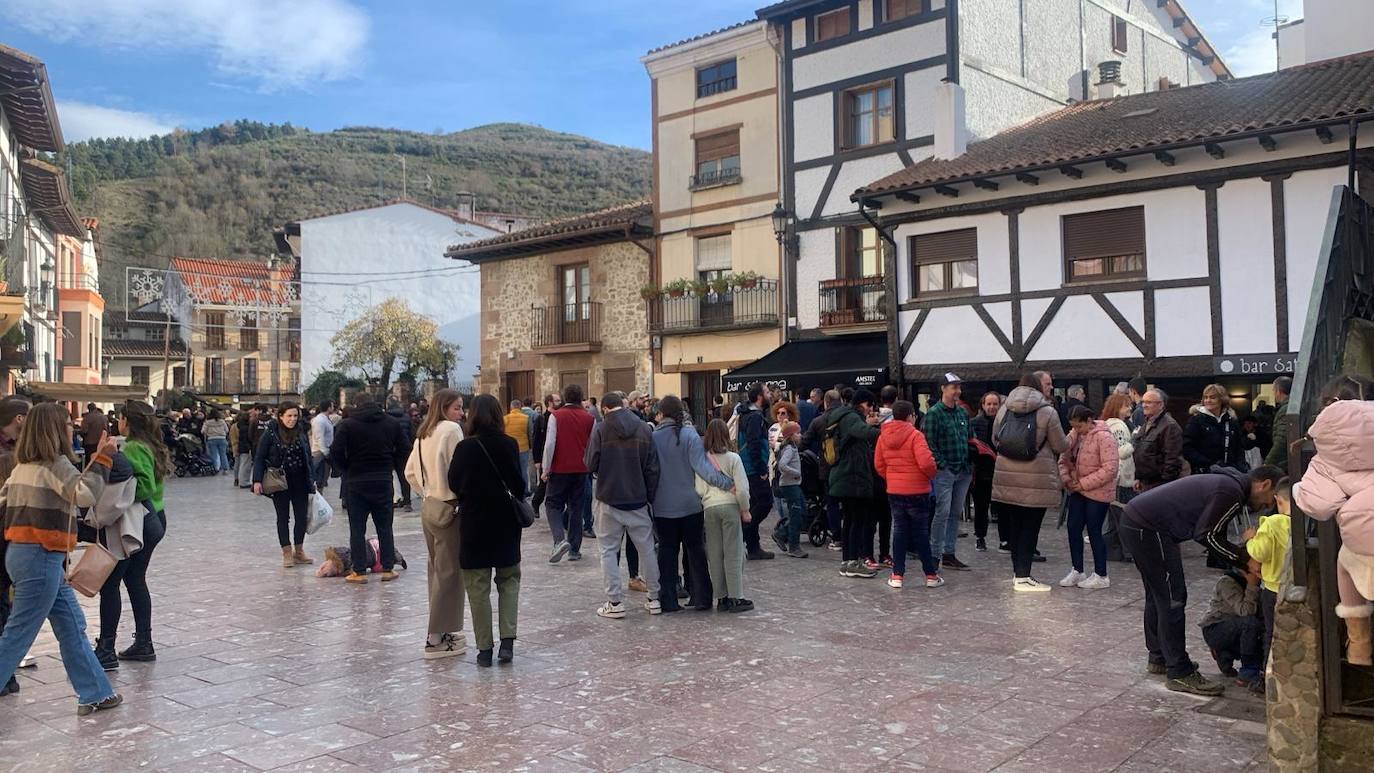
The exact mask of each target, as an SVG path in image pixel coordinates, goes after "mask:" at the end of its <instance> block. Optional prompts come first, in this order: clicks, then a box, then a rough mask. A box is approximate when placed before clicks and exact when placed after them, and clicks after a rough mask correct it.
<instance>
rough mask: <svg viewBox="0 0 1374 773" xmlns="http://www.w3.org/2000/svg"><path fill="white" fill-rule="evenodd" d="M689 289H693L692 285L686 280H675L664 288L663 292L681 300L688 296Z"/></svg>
mask: <svg viewBox="0 0 1374 773" xmlns="http://www.w3.org/2000/svg"><path fill="white" fill-rule="evenodd" d="M689 289H691V285H689V284H688V283H687V280H686V279H674V280H673V281H671V282H669V283H668V284H666V285H664V286H663V291H664V292H666V293H668V295H669V297H672V298H681V297H682V296H684V295H686V294H687V291H688V290H689Z"/></svg>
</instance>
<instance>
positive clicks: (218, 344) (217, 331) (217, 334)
mask: <svg viewBox="0 0 1374 773" xmlns="http://www.w3.org/2000/svg"><path fill="white" fill-rule="evenodd" d="M205 348H207V349H223V348H224V312H222V311H207V312H205Z"/></svg>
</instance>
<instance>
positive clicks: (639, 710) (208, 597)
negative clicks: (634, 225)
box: [0, 478, 1265, 773]
mask: <svg viewBox="0 0 1374 773" xmlns="http://www.w3.org/2000/svg"><path fill="white" fill-rule="evenodd" d="M335 493H336V492H335V489H334V488H331V489H330V495H331V497H333V495H334V494H335ZM416 510H417V514H418V507H417V508H416ZM167 511H168V535H167V539H166V540H165V541H164V542H163V543H162V545H161V546H159V548H158V550H157V555H156V557H155V558H154V560H153V565H152V569H151V572H150V578H149V584H150V585H151V586H152V589H153V593H154V605H155V608H154V631H153V636H154V640H155V642H156V645H157V651H158V659H157V662H156V663H147V664H144V663H125V664H124V665H123V666H122V667H121V668H120V669H119V671H118V672H117V673H116V674H114V675H113V676H114V678H115V679H116V681H117V689H118V690H119V691H120V692H122V693H123V694H124V699H125V704H124V706H122V707H121V708H118V709H116V710H114V711H110V712H101V713H97V714H94V715H92V716H90V717H85V718H78V717H77V716H76V711H75V708H76V701H75V698H74V697H73V695H72V693H71V688H70V687H69V685H68V684H67V683H66V681H65V679H64V676H63V671H62V666H61V664H60V662H59V660H58V659H57V654H56V653H57V647H56V644H55V642H54V640H53V639H52V638H51V636H50V634H48V633H47V631H46V629H45V631H44V633H43V634H42V635H41V636H40V638H39V641H38V643H37V644H36V645H35V647H34V654H35V655H37V656H38V662H39V665H38V668H36V669H29V670H23V671H21V672H20V682H21V683H22V685H23V690H22V692H21V693H20V694H19V695H17V696H10V697H7V698H0V768H3V769H5V770H22V771H25V772H26V773H36V772H37V771H71V770H82V771H94V772H99V773H103V772H104V771H125V770H149V771H151V770H172V771H251V770H268V769H273V770H287V771H345V770H348V771H353V770H357V771H361V770H371V771H381V770H476V769H484V770H522V771H586V770H608V771H619V770H634V771H682V772H684V773H685V772H687V771H733V770H761V771H788V772H791V771H798V772H801V771H843V772H844V773H856V772H857V771H869V770H874V771H880V770H944V771H984V770H998V771H1034V772H1037V773H1039V772H1043V771H1063V772H1065V773H1074V772H1075V771H1084V772H1090V771H1111V770H1116V771H1142V772H1143V771H1209V772H1210V773H1220V771H1231V770H1248V769H1263V768H1264V767H1265V766H1264V764H1263V763H1262V760H1263V759H1264V739H1263V725H1262V724H1261V723H1262V721H1263V711H1262V706H1261V705H1260V704H1259V703H1258V702H1257V701H1256V699H1254V698H1251V697H1249V696H1247V695H1245V694H1244V690H1243V689H1241V688H1236V687H1229V688H1228V690H1227V696H1226V697H1225V698H1222V699H1218V700H1217V701H1209V700H1207V699H1202V698H1194V697H1190V696H1185V695H1180V694H1176V693H1172V692H1169V691H1167V690H1165V689H1164V686H1163V680H1162V677H1155V676H1149V675H1147V674H1145V673H1144V666H1145V652H1144V649H1143V645H1142V643H1141V633H1140V617H1141V607H1142V598H1143V597H1142V593H1141V587H1140V582H1139V579H1138V576H1137V575H1136V573H1135V570H1134V568H1133V567H1131V566H1129V565H1126V564H1112V566H1111V571H1112V581H1113V587H1112V588H1111V589H1110V590H1106V591H1082V590H1078V589H1061V588H1058V587H1056V588H1055V589H1054V591H1053V592H1052V593H1049V594H1013V593H1012V591H1011V586H1010V583H1009V582H1008V580H1009V561H1008V559H1007V557H1006V556H1003V555H1000V554H998V553H996V552H995V551H994V552H991V553H974V552H973V549H972V542H973V541H972V539H968V540H961V542H960V551H961V557H963V558H964V559H965V560H966V561H968V562H969V563H970V564H972V566H973V570H972V571H969V572H961V573H950V575H949V584H948V585H947V586H945V587H944V588H940V589H937V590H926V589H924V588H919V587H913V588H907V589H906V590H903V591H894V590H892V589H890V588H888V587H887V586H886V584H884V583H883V582H882V579H881V575H880V577H879V578H877V579H873V580H856V579H845V578H842V577H840V576H838V574H837V571H836V568H837V564H838V558H837V556H838V554H837V553H833V552H830V551H827V550H823V549H822V550H815V549H813V550H811V557H810V558H809V559H806V560H795V559H787V558H784V557H779V558H778V559H777V560H774V561H768V562H750V563H749V564H748V566H747V567H746V584H747V587H748V593H749V595H750V596H751V597H752V598H753V599H754V601H755V602H756V603H757V604H758V610H757V611H755V612H753V613H749V614H743V615H728V614H718V613H715V612H695V611H691V610H686V611H683V612H681V613H677V614H672V615H663V616H660V617H650V616H649V615H648V613H647V612H645V611H644V610H643V608H642V606H639V605H638V604H637V603H636V604H635V605H634V606H632V607H631V612H630V614H629V615H628V616H627V617H626V618H625V619H623V620H605V619H601V618H599V617H597V616H596V615H595V613H594V610H595V609H596V606H597V605H598V604H599V603H600V602H601V601H602V592H601V587H602V585H601V577H600V570H599V567H598V564H597V562H596V561H595V560H592V550H591V549H590V546H588V549H587V550H586V553H587V556H588V558H587V560H583V561H581V562H577V563H569V562H564V563H561V564H558V565H550V564H548V563H547V548H548V545H549V539H548V532H547V528H546V527H545V525H544V523H543V522H542V521H540V522H538V523H536V524H535V526H534V527H533V528H532V529H530V530H529V531H527V532H526V540H525V549H524V556H525V561H524V563H523V572H524V578H523V582H522V588H521V604H520V627H519V633H520V638H519V642H518V643H517V649H516V659H515V663H514V664H513V665H510V666H499V667H493V668H487V669H479V668H478V667H477V666H476V664H475V662H474V655H475V649H474V648H473V646H472V643H471V639H470V634H469V642H468V654H467V655H466V656H464V657H462V658H451V659H447V660H438V661H424V660H422V659H421V657H420V647H421V644H422V640H423V637H424V633H425V630H424V629H425V620H426V595H425V577H424V562H425V550H424V540H423V537H422V535H421V533H420V523H419V519H418V518H415V517H406V516H404V515H398V518H397V545H398V547H399V549H400V550H401V551H402V552H403V553H404V555H405V557H406V559H407V560H408V561H409V563H410V569H409V571H408V572H405V573H402V576H401V579H400V580H399V581H397V582H394V583H388V584H385V585H383V584H381V583H378V582H372V583H369V584H367V585H364V586H353V585H348V584H346V583H344V582H343V580H341V579H317V578H316V577H315V576H314V574H313V571H312V570H311V569H305V568H300V569H283V568H281V566H280V555H281V554H280V552H279V551H278V548H277V545H276V537H275V529H274V526H273V516H272V512H271V506H270V504H269V503H268V502H267V501H265V500H262V499H260V498H257V497H253V496H251V495H249V494H248V493H246V492H241V491H236V490H233V489H232V487H231V484H230V482H229V480H228V479H227V478H219V479H214V478H202V479H194V480H175V481H172V482H171V483H170V484H169V488H168V496H167ZM339 516H340V517H339V519H338V520H336V522H335V523H334V524H333V525H332V526H330V527H329V528H327V529H326V530H325V531H323V532H321V533H320V534H319V535H315V536H313V537H311V538H310V541H309V543H308V544H307V550H308V551H309V552H310V554H311V555H312V556H314V557H315V558H316V560H317V561H318V559H319V556H320V553H321V552H322V549H323V548H324V547H325V546H327V545H343V544H346V543H347V527H346V525H345V524H344V523H343V521H342V512H340V513H339ZM1046 523H1047V526H1046V530H1045V533H1044V536H1043V538H1042V545H1041V547H1042V550H1043V551H1044V552H1045V553H1046V554H1047V555H1048V556H1049V558H1050V560H1049V563H1048V564H1040V565H1037V569H1038V570H1039V573H1040V574H1041V578H1040V579H1044V580H1049V581H1057V580H1058V579H1059V578H1060V577H1061V576H1062V575H1063V574H1064V572H1065V570H1066V568H1067V557H1066V556H1067V550H1066V547H1065V545H1064V535H1063V532H1062V531H1055V530H1054V518H1053V517H1052V516H1051V517H1048V518H1047V519H1046ZM770 524H771V521H770ZM1185 553H1186V555H1187V556H1188V559H1187V566H1188V571H1189V573H1190V575H1189V576H1190V579H1191V581H1192V582H1191V585H1190V588H1189V593H1190V609H1189V626H1190V628H1191V629H1192V630H1191V631H1190V637H1191V644H1190V646H1191V652H1192V655H1193V657H1194V658H1195V659H1197V660H1199V661H1201V662H1203V664H1204V665H1203V672H1204V673H1206V674H1208V675H1211V676H1215V667H1214V666H1213V665H1212V664H1211V663H1210V662H1209V661H1210V659H1209V658H1208V657H1207V653H1206V649H1205V648H1204V647H1203V646H1202V644H1201V637H1200V635H1199V633H1198V631H1197V629H1196V625H1195V621H1196V620H1198V619H1199V618H1200V616H1201V614H1202V612H1203V610H1204V609H1205V606H1206V603H1207V599H1208V597H1209V595H1210V592H1211V586H1212V584H1213V579H1214V576H1215V575H1214V574H1213V573H1212V572H1211V571H1208V570H1206V569H1204V568H1203V563H1202V559H1201V557H1200V550H1199V549H1196V548H1195V547H1191V546H1185ZM640 598H642V597H640V596H639V595H638V594H630V600H631V601H634V602H638V601H639V600H640ZM85 606H86V610H87V620H88V624H89V627H90V628H91V633H92V635H94V633H95V630H94V629H95V628H96V620H97V615H96V605H95V603H94V600H86V602H85ZM120 633H121V637H120V641H119V645H120V647H121V648H122V647H124V646H126V645H127V644H128V640H129V638H130V637H131V635H132V619H131V618H130V617H129V616H128V613H127V610H126V615H125V622H124V629H123V630H121V632H120ZM1256 720H1258V721H1256Z"/></svg>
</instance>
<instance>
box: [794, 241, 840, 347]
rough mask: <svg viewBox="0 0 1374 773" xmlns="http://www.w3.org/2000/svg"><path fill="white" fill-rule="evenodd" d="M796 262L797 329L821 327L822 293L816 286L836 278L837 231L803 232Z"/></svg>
mask: <svg viewBox="0 0 1374 773" xmlns="http://www.w3.org/2000/svg"><path fill="white" fill-rule="evenodd" d="M798 246H799V248H800V250H801V251H800V252H799V253H798V255H799V256H800V259H799V260H798V261H797V327H799V328H801V329H803V330H806V329H812V330H814V329H815V328H817V327H820V324H821V311H820V292H819V290H818V289H817V285H818V284H820V282H821V281H822V280H824V279H834V278H835V229H833V228H818V229H816V230H814V231H803V232H801V234H800V239H799V245H798Z"/></svg>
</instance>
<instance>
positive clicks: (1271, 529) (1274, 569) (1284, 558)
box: [1241, 478, 1293, 657]
mask: <svg viewBox="0 0 1374 773" xmlns="http://www.w3.org/2000/svg"><path fill="white" fill-rule="evenodd" d="M1292 492H1293V487H1292V484H1290V483H1289V481H1288V479H1287V478H1283V479H1282V480H1280V481H1279V482H1278V484H1277V485H1275V486H1274V510H1275V512H1274V514H1273V515H1266V516H1264V517H1262V518H1260V522H1259V528H1258V529H1247V530H1246V531H1245V533H1244V534H1242V535H1241V537H1243V538H1244V539H1245V551H1246V552H1247V553H1249V555H1250V560H1251V561H1254V562H1256V563H1258V564H1259V571H1260V579H1261V582H1262V583H1263V587H1262V588H1261V590H1260V610H1261V613H1262V615H1263V617H1264V652H1265V655H1266V657H1267V656H1268V654H1269V643H1270V641H1272V640H1273V638H1274V606H1275V605H1276V604H1277V603H1278V599H1279V592H1280V591H1281V590H1282V589H1285V588H1287V587H1288V584H1289V583H1290V582H1291V581H1292V573H1293V569H1292V563H1291V562H1290V561H1289V560H1288V552H1289V548H1290V547H1291V546H1292V544H1293V536H1292V534H1293V532H1292V519H1291V518H1290V517H1289V515H1288V512H1289V510H1291V509H1292V505H1291V502H1292V495H1293V494H1292Z"/></svg>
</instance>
